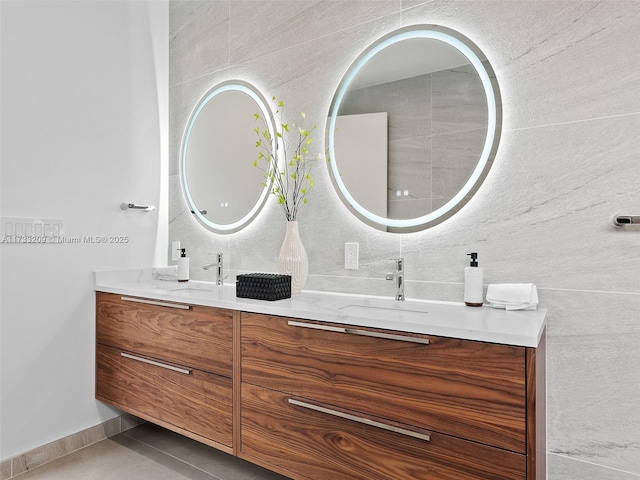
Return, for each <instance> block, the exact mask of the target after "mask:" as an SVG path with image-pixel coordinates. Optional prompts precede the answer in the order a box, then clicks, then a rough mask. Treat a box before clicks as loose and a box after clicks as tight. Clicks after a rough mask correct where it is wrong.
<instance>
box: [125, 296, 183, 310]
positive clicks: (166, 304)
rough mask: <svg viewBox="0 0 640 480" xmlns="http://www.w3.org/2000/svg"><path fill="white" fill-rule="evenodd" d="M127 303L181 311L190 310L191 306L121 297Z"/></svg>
mask: <svg viewBox="0 0 640 480" xmlns="http://www.w3.org/2000/svg"><path fill="white" fill-rule="evenodd" d="M120 299H121V300H124V301H126V302H136V303H146V304H147V305H158V306H159V307H170V308H179V309H181V310H190V309H191V306H190V305H180V304H179V303H168V302H160V301H156V300H145V299H144V298H134V297H120Z"/></svg>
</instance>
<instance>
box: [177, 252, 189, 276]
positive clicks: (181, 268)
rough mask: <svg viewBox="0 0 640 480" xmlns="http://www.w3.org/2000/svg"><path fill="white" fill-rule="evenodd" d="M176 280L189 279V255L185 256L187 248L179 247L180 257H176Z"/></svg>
mask: <svg viewBox="0 0 640 480" xmlns="http://www.w3.org/2000/svg"><path fill="white" fill-rule="evenodd" d="M178 281H179V282H188V281H189V257H187V250H186V249H184V248H181V249H180V258H178Z"/></svg>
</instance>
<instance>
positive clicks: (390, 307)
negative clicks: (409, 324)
mask: <svg viewBox="0 0 640 480" xmlns="http://www.w3.org/2000/svg"><path fill="white" fill-rule="evenodd" d="M331 307H333V308H335V309H337V310H339V311H341V312H344V313H346V314H347V315H353V316H355V317H367V318H373V319H378V320H390V319H391V320H400V321H402V320H405V321H419V320H420V319H421V318H424V316H425V315H426V314H428V313H429V310H430V309H431V308H432V305H429V304H426V303H421V302H413V301H397V300H391V299H377V298H361V299H358V298H356V299H349V300H345V301H343V302H337V303H334V304H332V305H331Z"/></svg>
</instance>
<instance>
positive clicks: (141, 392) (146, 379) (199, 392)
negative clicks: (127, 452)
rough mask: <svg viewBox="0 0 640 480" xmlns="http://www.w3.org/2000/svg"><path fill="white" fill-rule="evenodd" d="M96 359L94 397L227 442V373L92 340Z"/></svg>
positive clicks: (229, 403)
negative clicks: (176, 362) (148, 356)
mask: <svg viewBox="0 0 640 480" xmlns="http://www.w3.org/2000/svg"><path fill="white" fill-rule="evenodd" d="M96 360H97V361H96V365H97V366H96V397H97V398H98V399H100V400H105V401H107V402H109V403H112V404H114V405H115V406H118V407H120V408H121V409H123V410H126V411H128V412H130V413H133V414H134V415H135V414H138V415H140V414H142V415H143V416H145V417H147V418H148V417H152V418H153V419H158V420H161V421H163V422H167V423H169V424H171V425H175V426H178V427H179V428H181V429H185V430H188V431H190V432H193V433H195V434H197V435H201V436H203V437H206V438H208V439H211V440H214V441H216V442H219V443H221V444H223V445H226V446H229V447H231V446H232V431H233V429H232V381H231V379H230V378H227V377H222V376H219V375H214V374H211V373H207V372H202V371H199V370H189V369H188V368H186V367H183V366H178V365H171V364H165V363H163V362H157V361H156V360H155V359H149V358H145V357H140V356H139V355H137V354H129V353H128V352H124V351H122V350H121V349H117V348H113V347H107V346H104V345H98V347H97V352H96ZM149 360H150V361H151V362H155V363H156V364H152V363H147V361H149ZM158 364H160V365H161V366H160V365H158ZM172 368H177V369H178V370H184V371H182V372H181V371H176V370H172ZM187 372H188V373H187Z"/></svg>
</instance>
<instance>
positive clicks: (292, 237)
mask: <svg viewBox="0 0 640 480" xmlns="http://www.w3.org/2000/svg"><path fill="white" fill-rule="evenodd" d="M278 272H279V273H282V274H284V275H291V293H300V292H301V291H302V288H303V287H304V285H305V283H307V277H308V276H309V258H308V257H307V252H306V251H305V249H304V245H302V240H301V239H300V232H299V231H298V222H297V221H295V220H292V221H289V222H287V233H286V235H285V236H284V242H283V243H282V248H281V249H280V255H279V256H278Z"/></svg>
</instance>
